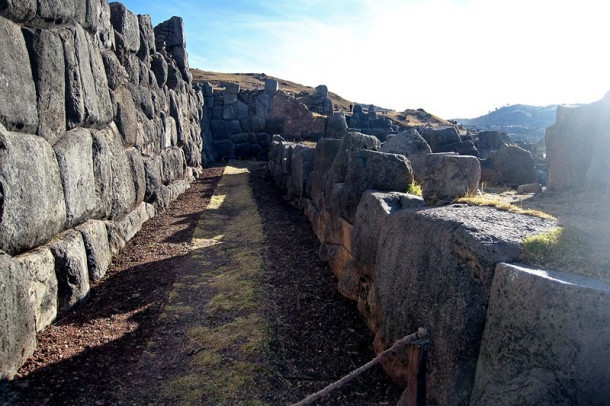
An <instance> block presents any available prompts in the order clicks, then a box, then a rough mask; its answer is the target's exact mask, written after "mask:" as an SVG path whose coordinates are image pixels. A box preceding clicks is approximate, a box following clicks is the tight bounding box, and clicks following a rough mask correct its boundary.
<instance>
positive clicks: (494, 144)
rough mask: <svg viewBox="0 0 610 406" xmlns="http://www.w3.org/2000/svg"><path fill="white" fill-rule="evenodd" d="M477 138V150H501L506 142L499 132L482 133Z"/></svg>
mask: <svg viewBox="0 0 610 406" xmlns="http://www.w3.org/2000/svg"><path fill="white" fill-rule="evenodd" d="M477 138H478V140H477V143H476V146H477V148H479V149H486V150H496V149H500V148H501V147H502V143H503V141H504V139H503V137H502V134H501V133H500V132H499V131H481V132H480V133H479V134H478V135H477Z"/></svg>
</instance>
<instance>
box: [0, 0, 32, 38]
mask: <svg viewBox="0 0 610 406" xmlns="http://www.w3.org/2000/svg"><path fill="white" fill-rule="evenodd" d="M36 6H37V0H3V1H2V7H0V16H2V17H6V18H8V19H10V20H13V21H16V22H26V21H29V20H31V19H32V18H33V17H34V16H35V15H36ZM3 38H4V37H3Z"/></svg>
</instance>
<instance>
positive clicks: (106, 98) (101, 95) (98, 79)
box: [77, 32, 113, 126]
mask: <svg viewBox="0 0 610 406" xmlns="http://www.w3.org/2000/svg"><path fill="white" fill-rule="evenodd" d="M81 33H82V35H83V36H84V38H86V40H87V44H88V45H89V57H86V55H85V58H86V59H84V60H79V63H80V64H81V65H82V64H87V63H90V64H91V74H92V76H93V86H94V95H93V96H94V97H95V98H96V104H97V116H96V117H95V118H94V120H95V123H96V125H98V126H99V125H102V124H107V123H109V122H110V121H112V118H113V109H112V101H111V100H110V92H109V91H108V87H109V85H108V78H107V76H106V70H105V68H104V60H103V58H102V54H101V53H100V51H99V50H98V48H97V46H96V45H95V43H94V42H93V40H92V38H91V36H89V35H86V34H85V32H81ZM77 45H78V44H77ZM83 46H84V45H83ZM89 114H91V113H89Z"/></svg>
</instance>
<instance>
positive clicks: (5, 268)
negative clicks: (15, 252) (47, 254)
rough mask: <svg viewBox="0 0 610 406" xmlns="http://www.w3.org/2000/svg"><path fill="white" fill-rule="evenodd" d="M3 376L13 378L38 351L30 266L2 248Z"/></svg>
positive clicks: (0, 320) (0, 324) (0, 337)
mask: <svg viewBox="0 0 610 406" xmlns="http://www.w3.org/2000/svg"><path fill="white" fill-rule="evenodd" d="M0 269H2V272H0V309H2V312H0V332H1V333H0V380H2V379H12V378H13V376H15V374H16V373H17V369H18V368H19V367H20V366H21V364H23V363H24V362H25V360H26V359H27V358H28V357H29V356H30V355H32V353H34V349H35V347H36V322H35V319H34V306H33V303H32V302H31V301H30V295H29V292H28V287H29V285H30V281H29V275H28V271H27V269H26V268H25V267H24V266H23V265H22V264H21V263H20V262H19V261H17V260H15V259H14V258H11V257H10V256H9V255H7V254H6V253H4V252H3V251H0Z"/></svg>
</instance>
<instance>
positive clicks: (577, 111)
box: [546, 92, 610, 190]
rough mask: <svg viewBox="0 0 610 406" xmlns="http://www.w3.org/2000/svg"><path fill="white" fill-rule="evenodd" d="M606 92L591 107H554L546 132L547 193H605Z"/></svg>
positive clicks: (609, 130)
mask: <svg viewBox="0 0 610 406" xmlns="http://www.w3.org/2000/svg"><path fill="white" fill-rule="evenodd" d="M608 117H610V92H608V93H606V95H605V96H604V98H603V99H602V100H600V101H597V102H595V103H591V104H587V105H583V106H578V107H568V106H559V107H557V120H556V122H555V124H554V125H552V126H551V127H549V128H548V129H547V131H546V156H547V165H548V179H547V187H548V188H549V190H552V189H555V190H562V189H574V190H582V189H583V188H584V187H585V186H589V187H592V188H597V189H601V190H604V189H607V188H608V185H610V165H609V164H608V155H609V154H610V120H608Z"/></svg>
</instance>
